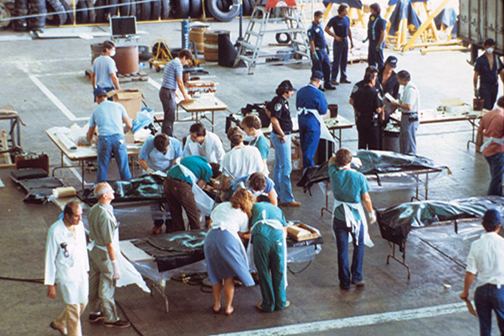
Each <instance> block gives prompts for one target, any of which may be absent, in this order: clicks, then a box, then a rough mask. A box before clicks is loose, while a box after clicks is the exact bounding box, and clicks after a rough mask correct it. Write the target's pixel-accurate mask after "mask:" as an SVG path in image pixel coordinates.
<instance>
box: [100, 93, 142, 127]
mask: <svg viewBox="0 0 504 336" xmlns="http://www.w3.org/2000/svg"><path fill="white" fill-rule="evenodd" d="M108 96H109V97H112V100H113V101H115V102H116V103H119V104H121V105H122V106H124V108H125V109H126V113H128V115H129V117H130V118H131V119H132V120H135V119H136V115H137V113H138V112H140V111H141V110H142V98H144V96H143V94H142V93H141V92H140V90H138V89H131V90H115V91H110V92H109V93H108Z"/></svg>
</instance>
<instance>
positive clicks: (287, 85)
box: [278, 80, 296, 92]
mask: <svg viewBox="0 0 504 336" xmlns="http://www.w3.org/2000/svg"><path fill="white" fill-rule="evenodd" d="M278 89H279V90H281V91H283V92H288V91H296V89H295V88H294V86H293V85H292V83H291V81H290V80H284V81H283V82H282V83H280V85H278Z"/></svg>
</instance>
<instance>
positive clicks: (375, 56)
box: [367, 3, 387, 70]
mask: <svg viewBox="0 0 504 336" xmlns="http://www.w3.org/2000/svg"><path fill="white" fill-rule="evenodd" d="M369 8H370V10H371V16H370V17H369V22H368V36H367V38H368V41H369V48H368V64H369V65H372V66H375V67H377V68H378V70H381V69H382V68H383V64H384V57H383V48H384V47H385V32H386V29H387V21H386V20H385V19H384V18H382V17H381V15H380V12H381V8H380V5H379V4H377V3H374V4H372V5H371V6H369Z"/></svg>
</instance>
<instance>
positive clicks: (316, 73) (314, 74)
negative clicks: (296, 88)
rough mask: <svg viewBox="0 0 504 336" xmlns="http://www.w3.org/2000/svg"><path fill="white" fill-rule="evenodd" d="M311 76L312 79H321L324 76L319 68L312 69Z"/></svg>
mask: <svg viewBox="0 0 504 336" xmlns="http://www.w3.org/2000/svg"><path fill="white" fill-rule="evenodd" d="M311 78H313V79H323V78H324V73H323V72H322V71H319V70H314V71H312V75H311Z"/></svg>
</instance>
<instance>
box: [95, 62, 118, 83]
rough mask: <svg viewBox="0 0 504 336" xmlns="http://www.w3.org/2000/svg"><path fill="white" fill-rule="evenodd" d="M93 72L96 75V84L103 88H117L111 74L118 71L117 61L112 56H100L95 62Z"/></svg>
mask: <svg viewBox="0 0 504 336" xmlns="http://www.w3.org/2000/svg"><path fill="white" fill-rule="evenodd" d="M91 71H93V73H94V74H95V75H96V85H97V86H98V87H100V88H102V89H104V88H116V87H115V86H114V82H112V78H110V74H113V73H116V72H117V67H116V63H115V61H114V60H113V59H112V57H110V56H99V57H97V58H96V59H95V60H94V62H93V68H92V70H91Z"/></svg>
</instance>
